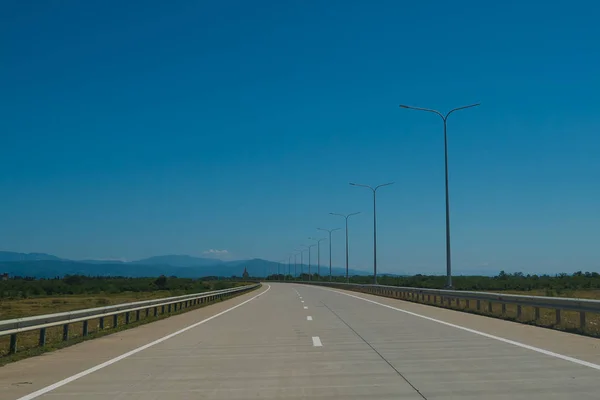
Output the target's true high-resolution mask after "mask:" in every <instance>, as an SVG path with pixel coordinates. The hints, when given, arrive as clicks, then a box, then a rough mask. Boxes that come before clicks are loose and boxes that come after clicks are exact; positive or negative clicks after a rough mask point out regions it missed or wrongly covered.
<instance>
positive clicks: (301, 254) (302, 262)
mask: <svg viewBox="0 0 600 400" xmlns="http://www.w3.org/2000/svg"><path fill="white" fill-rule="evenodd" d="M303 246H304V245H303ZM299 251H300V276H302V275H304V252H305V251H306V249H301V250H299Z"/></svg>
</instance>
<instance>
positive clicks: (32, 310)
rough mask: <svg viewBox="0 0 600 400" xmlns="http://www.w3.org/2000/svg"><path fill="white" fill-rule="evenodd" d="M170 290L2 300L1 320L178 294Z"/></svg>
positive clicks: (0, 306) (0, 307)
mask: <svg viewBox="0 0 600 400" xmlns="http://www.w3.org/2000/svg"><path fill="white" fill-rule="evenodd" d="M178 294H179V293H177V294H173V293H171V292H170V291H168V290H161V291H156V292H122V293H115V294H97V295H89V294H86V295H67V296H53V297H38V298H35V297H34V298H30V299H9V300H5V299H3V300H0V320H3V319H12V318H22V317H31V316H34V315H43V314H52V313H58V312H65V311H73V310H81V309H84V308H93V307H105V306H110V305H113V304H121V303H130V302H134V301H142V300H152V299H158V298H162V297H169V296H177V295H178Z"/></svg>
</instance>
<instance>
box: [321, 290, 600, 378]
mask: <svg viewBox="0 0 600 400" xmlns="http://www.w3.org/2000/svg"><path fill="white" fill-rule="evenodd" d="M320 289H325V290H328V291H330V292H335V293H339V294H343V295H344V296H349V297H354V298H355V299H359V300H363V301H367V302H369V303H373V304H377V305H380V306H382V307H386V308H390V309H392V310H396V311H400V312H403V313H405V314H408V315H412V316H414V317H419V318H423V319H426V320H428V321H432V322H437V323H438V324H442V325H446V326H450V327H452V328H456V329H460V330H462V331H466V332H470V333H474V334H476V335H480V336H484V337H486V338H490V339H494V340H497V341H499V342H504V343H508V344H512V345H513V346H517V347H521V348H524V349H528V350H532V351H535V352H538V353H541V354H545V355H547V356H551V357H556V358H559V359H561V360H565V361H570V362H572V363H575V364H579V365H583V366H585V367H589V368H593V369H597V370H600V365H598V364H594V363H592V362H589V361H584V360H580V359H578V358H574V357H569V356H565V355H564V354H559V353H554V352H553V351H549V350H544V349H541V348H539V347H535V346H530V345H528V344H525V343H521V342H516V341H514V340H510V339H505V338H503V337H500V336H495V335H491V334H489V333H485V332H481V331H477V330H475V329H471V328H466V327H464V326H460V325H456V324H452V323H450V322H446V321H442V320H439V319H435V318H431V317H426V316H425V315H421V314H417V313H414V312H411V311H407V310H403V309H401V308H397V307H393V306H390V305H387V304H383V303H379V302H377V301H375V300H371V299H365V298H364V297H360V296H355V295H353V294H350V293H344V292H341V291H339V290H333V289H329V288H320Z"/></svg>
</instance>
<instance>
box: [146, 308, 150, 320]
mask: <svg viewBox="0 0 600 400" xmlns="http://www.w3.org/2000/svg"><path fill="white" fill-rule="evenodd" d="M148 315H150V309H149V308H146V318H148Z"/></svg>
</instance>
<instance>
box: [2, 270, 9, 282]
mask: <svg viewBox="0 0 600 400" xmlns="http://www.w3.org/2000/svg"><path fill="white" fill-rule="evenodd" d="M7 280H8V273H6V272H5V273H3V274H2V275H0V281H7Z"/></svg>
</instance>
